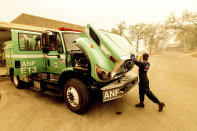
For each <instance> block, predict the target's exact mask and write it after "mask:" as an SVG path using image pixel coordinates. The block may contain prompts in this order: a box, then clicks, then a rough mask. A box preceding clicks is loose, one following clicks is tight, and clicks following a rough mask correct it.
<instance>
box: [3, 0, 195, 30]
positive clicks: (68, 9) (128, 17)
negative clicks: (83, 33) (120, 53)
mask: <svg viewBox="0 0 197 131" xmlns="http://www.w3.org/2000/svg"><path fill="white" fill-rule="evenodd" d="M196 5H197V1H196V0H182V1H180V0H173V1H172V0H116V1H115V0H98V1H93V0H83V1H82V0H45V1H44V0H42V1H41V0H31V1H30V0H29V1H27V0H15V1H14V0H6V1H5V0H1V9H0V21H4V22H10V21H12V20H13V19H14V18H16V17H17V16H18V15H20V14H21V13H27V14H32V15H36V16H41V17H46V18H50V19H55V20H60V21H64V22H70V23H73V24H78V25H83V26H85V25H86V24H88V23H90V24H93V25H94V26H96V27H97V28H102V29H108V30H109V29H111V28H112V27H114V26H115V25H116V24H117V23H119V22H120V21H125V22H126V23H127V24H129V25H132V24H137V23H142V22H143V23H147V24H148V23H158V22H161V23H162V22H163V21H164V20H165V19H166V17H167V16H169V15H170V13H175V14H181V13H182V12H183V11H185V10H188V11H192V12H196V11H197V8H196Z"/></svg>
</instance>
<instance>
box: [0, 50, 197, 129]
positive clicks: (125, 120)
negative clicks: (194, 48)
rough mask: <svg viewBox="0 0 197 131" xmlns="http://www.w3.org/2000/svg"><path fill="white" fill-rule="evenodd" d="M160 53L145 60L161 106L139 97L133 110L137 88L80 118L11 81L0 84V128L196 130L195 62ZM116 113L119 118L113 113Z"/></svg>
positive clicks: (54, 99) (96, 105)
mask: <svg viewBox="0 0 197 131" xmlns="http://www.w3.org/2000/svg"><path fill="white" fill-rule="evenodd" d="M180 56H181V55H179V54H178V53H177V54H174V53H171V54H169V53H168V54H163V55H160V56H153V57H152V58H151V60H150V61H151V68H150V70H149V77H150V87H151V89H152V91H153V92H154V93H155V94H156V95H157V96H158V98H159V99H160V100H161V101H164V102H165V103H166V108H165V109H164V111H163V112H161V113H159V112H158V111H157V110H158V107H157V105H155V104H154V103H152V102H151V101H149V100H148V99H147V98H146V99H145V104H146V105H145V106H146V107H145V108H144V109H137V108H135V107H134V105H135V104H136V103H137V102H138V86H136V87H135V88H134V89H133V90H131V91H130V92H129V93H128V94H127V95H126V96H124V97H123V98H121V99H118V100H114V101H111V102H107V103H104V104H102V103H100V102H94V103H93V104H92V106H91V108H90V110H89V111H88V112H87V113H86V114H84V115H77V114H74V113H72V112H70V111H69V109H67V108H66V105H65V104H64V102H62V101H61V100H60V99H58V98H57V97H55V96H53V95H46V94H40V93H38V92H35V91H33V90H28V89H23V90H18V89H15V88H14V87H13V85H12V84H11V82H9V81H3V82H0V94H1V99H0V130H1V131H13V130H20V131H21V130H26V131H35V130H36V131H44V130H47V131H50V130H51V131H69V130H72V131H120V130H121V131H135V130H136V131H144V130H146V131H196V130H197V109H196V108H197V59H192V58H184V57H180ZM117 111H121V112H122V114H121V115H116V112H117Z"/></svg>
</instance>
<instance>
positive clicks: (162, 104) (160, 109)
mask: <svg viewBox="0 0 197 131" xmlns="http://www.w3.org/2000/svg"><path fill="white" fill-rule="evenodd" d="M158 105H159V110H158V111H159V112H162V110H163V107H165V104H164V103H163V102H160V103H158Z"/></svg>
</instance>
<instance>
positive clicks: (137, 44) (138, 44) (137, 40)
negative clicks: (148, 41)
mask: <svg viewBox="0 0 197 131" xmlns="http://www.w3.org/2000/svg"><path fill="white" fill-rule="evenodd" d="M138 46H139V40H137V45H136V52H137V53H138Z"/></svg>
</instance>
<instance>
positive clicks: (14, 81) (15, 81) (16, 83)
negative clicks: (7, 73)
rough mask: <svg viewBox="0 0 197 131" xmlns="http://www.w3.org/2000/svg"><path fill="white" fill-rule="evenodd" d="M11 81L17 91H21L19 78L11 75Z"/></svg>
mask: <svg viewBox="0 0 197 131" xmlns="http://www.w3.org/2000/svg"><path fill="white" fill-rule="evenodd" d="M11 81H12V82H13V84H14V86H15V87H16V88H17V89H22V81H21V80H20V79H19V76H16V75H14V73H12V78H11Z"/></svg>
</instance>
